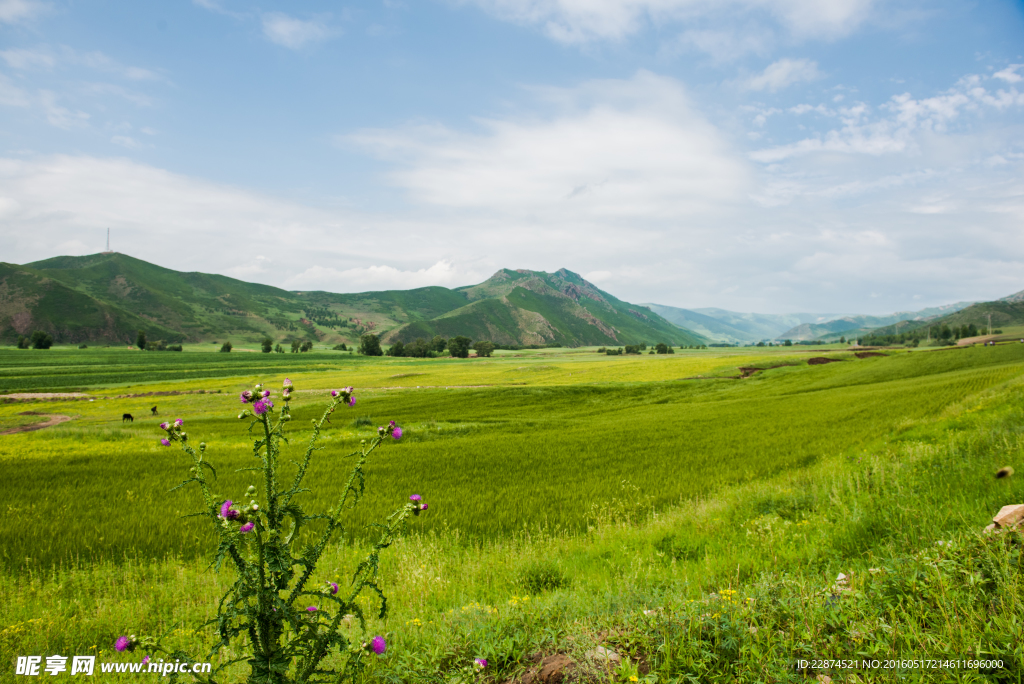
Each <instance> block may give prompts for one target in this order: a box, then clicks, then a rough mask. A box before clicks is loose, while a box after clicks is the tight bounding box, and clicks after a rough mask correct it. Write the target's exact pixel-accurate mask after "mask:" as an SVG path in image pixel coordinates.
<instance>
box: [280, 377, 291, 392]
mask: <svg viewBox="0 0 1024 684" xmlns="http://www.w3.org/2000/svg"><path fill="white" fill-rule="evenodd" d="M281 386H282V387H284V388H285V389H286V390H290V389H291V388H292V381H291V379H290V378H285V379H284V382H283V383H282V384H281Z"/></svg>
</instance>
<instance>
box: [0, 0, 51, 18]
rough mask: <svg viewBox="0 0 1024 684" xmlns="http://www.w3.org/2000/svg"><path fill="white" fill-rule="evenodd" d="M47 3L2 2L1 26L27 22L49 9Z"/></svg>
mask: <svg viewBox="0 0 1024 684" xmlns="http://www.w3.org/2000/svg"><path fill="white" fill-rule="evenodd" d="M49 7H50V6H49V5H48V4H47V3H45V2H36V1H35V0H0V24H14V23H17V22H19V21H26V20H29V19H33V18H34V17H36V16H38V15H40V14H42V13H43V12H45V11H46V10H48V9H49Z"/></svg>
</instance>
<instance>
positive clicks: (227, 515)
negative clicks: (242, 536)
mask: <svg viewBox="0 0 1024 684" xmlns="http://www.w3.org/2000/svg"><path fill="white" fill-rule="evenodd" d="M231 503H232V501H231V499H228V500H227V501H225V502H224V503H222V504H221V505H220V517H222V518H224V519H225V520H230V519H231V518H237V517H238V511H233V510H231Z"/></svg>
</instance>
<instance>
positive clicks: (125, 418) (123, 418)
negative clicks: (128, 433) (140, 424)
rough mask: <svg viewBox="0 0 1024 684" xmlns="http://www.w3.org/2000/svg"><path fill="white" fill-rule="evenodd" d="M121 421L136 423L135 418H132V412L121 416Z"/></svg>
mask: <svg viewBox="0 0 1024 684" xmlns="http://www.w3.org/2000/svg"><path fill="white" fill-rule="evenodd" d="M121 422H122V423H134V422H135V419H134V418H132V414H130V413H126V414H124V415H123V416H121Z"/></svg>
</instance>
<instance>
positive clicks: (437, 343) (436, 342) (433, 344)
mask: <svg viewBox="0 0 1024 684" xmlns="http://www.w3.org/2000/svg"><path fill="white" fill-rule="evenodd" d="M447 346H448V340H446V339H444V338H443V337H441V336H440V335H434V339H432V340H430V349H431V351H436V352H438V353H440V352H443V351H444V350H445V347H447Z"/></svg>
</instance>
